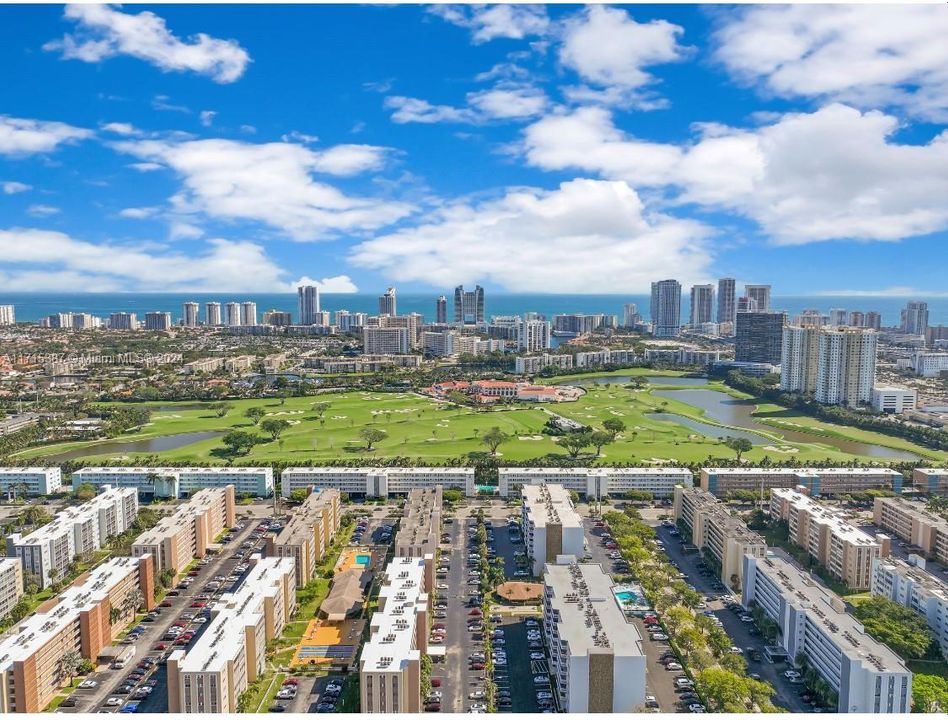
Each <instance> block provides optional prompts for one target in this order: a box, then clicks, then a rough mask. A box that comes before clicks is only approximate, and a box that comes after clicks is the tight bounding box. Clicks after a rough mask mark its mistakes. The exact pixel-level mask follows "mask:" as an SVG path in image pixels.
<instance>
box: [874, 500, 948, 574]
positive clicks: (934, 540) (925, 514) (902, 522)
mask: <svg viewBox="0 0 948 720" xmlns="http://www.w3.org/2000/svg"><path fill="white" fill-rule="evenodd" d="M872 522H873V523H874V524H876V525H878V526H879V527H881V528H885V529H886V530H888V531H890V532H893V533H895V535H897V536H898V537H899V538H901V539H902V540H904V541H905V542H907V543H909V544H911V545H913V546H914V547H915V548H917V552H918V553H919V554H922V555H925V556H926V557H930V558H933V559H935V560H937V561H938V562H940V563H942V564H943V565H948V520H945V519H944V518H943V517H941V516H939V515H936V514H935V513H932V512H929V511H928V509H927V508H926V507H925V503H921V502H911V501H908V500H903V499H902V498H898V497H885V498H876V499H875V501H874V502H873V506H872Z"/></svg>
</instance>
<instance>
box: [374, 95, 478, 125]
mask: <svg viewBox="0 0 948 720" xmlns="http://www.w3.org/2000/svg"><path fill="white" fill-rule="evenodd" d="M384 105H385V108H386V109H388V110H392V111H393V112H392V120H393V121H394V122H397V123H440V122H463V123H469V122H475V121H476V119H477V116H476V114H475V113H473V112H472V111H471V110H470V109H468V108H456V107H452V106H451V105H433V104H431V103H430V102H428V101H427V100H422V99H421V98H412V97H405V96H403V95H392V96H391V97H387V98H385V102H384Z"/></svg>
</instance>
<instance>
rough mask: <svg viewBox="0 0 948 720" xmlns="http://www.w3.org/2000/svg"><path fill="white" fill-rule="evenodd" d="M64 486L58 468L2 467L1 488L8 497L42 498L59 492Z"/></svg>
mask: <svg viewBox="0 0 948 720" xmlns="http://www.w3.org/2000/svg"><path fill="white" fill-rule="evenodd" d="M62 485H63V474H62V471H61V470H60V469H59V468H58V467H0V488H2V489H3V490H5V491H6V492H7V494H8V495H10V494H15V495H16V496H17V497H23V496H24V495H28V496H31V497H40V496H42V495H49V494H51V493H55V492H59V491H60V489H61V488H62Z"/></svg>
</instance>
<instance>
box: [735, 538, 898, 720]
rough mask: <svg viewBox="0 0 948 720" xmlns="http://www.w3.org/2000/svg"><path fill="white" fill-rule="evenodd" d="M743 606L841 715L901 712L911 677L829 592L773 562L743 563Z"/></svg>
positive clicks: (785, 565) (781, 562) (751, 560)
mask: <svg viewBox="0 0 948 720" xmlns="http://www.w3.org/2000/svg"><path fill="white" fill-rule="evenodd" d="M744 565H745V568H744V595H743V601H742V602H743V605H744V607H750V606H751V605H752V604H756V605H757V606H758V607H760V608H761V610H763V612H764V613H765V614H766V615H767V616H768V617H769V618H770V619H771V620H773V621H774V622H775V623H777V626H778V627H779V629H780V640H779V642H780V644H781V645H782V646H783V648H784V649H785V650H786V651H787V654H788V655H789V656H790V657H791V658H796V657H797V656H799V655H803V656H805V657H806V659H807V662H808V663H809V664H810V665H811V666H812V667H813V668H815V669H816V671H817V672H818V673H819V674H820V676H821V677H822V678H823V679H824V680H826V682H827V683H829V685H830V687H832V688H833V690H834V691H836V693H837V694H838V697H839V701H838V706H837V709H838V712H841V713H907V712H909V711H910V710H911V707H912V673H911V671H909V669H908V668H907V667H906V666H905V664H904V663H903V662H902V659H901V658H899V656H898V655H896V654H895V653H894V652H892V651H891V650H890V649H889V648H888V647H886V646H885V645H883V644H882V643H880V642H877V641H876V640H873V639H872V638H871V637H870V636H869V635H868V634H866V632H865V630H864V629H863V627H862V625H860V624H859V622H858V621H857V620H856V619H855V618H854V617H853V616H852V615H850V614H849V613H847V612H846V604H845V603H844V602H843V600H842V598H840V597H839V596H838V595H836V594H835V593H833V592H831V591H829V590H828V589H826V588H824V587H823V586H821V585H819V584H817V583H815V582H814V581H813V580H812V578H811V577H810V576H809V575H808V574H807V573H805V572H804V571H802V570H800V569H798V568H796V567H794V566H793V565H791V564H790V563H788V562H786V561H785V560H781V559H779V558H757V557H752V556H747V557H746V558H745V559H744Z"/></svg>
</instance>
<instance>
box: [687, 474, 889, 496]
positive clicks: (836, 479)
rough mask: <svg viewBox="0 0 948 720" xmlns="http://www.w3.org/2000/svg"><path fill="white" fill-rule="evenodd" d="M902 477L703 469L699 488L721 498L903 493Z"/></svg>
mask: <svg viewBox="0 0 948 720" xmlns="http://www.w3.org/2000/svg"><path fill="white" fill-rule="evenodd" d="M903 481H904V478H903V476H902V473H900V472H898V471H897V470H892V469H890V468H875V467H868V468H859V467H853V468H805V467H804V468H714V467H710V468H701V471H700V473H699V484H700V485H701V488H702V489H703V490H707V491H708V492H710V493H711V494H712V495H717V496H719V497H724V496H726V495H727V494H728V493H729V492H731V491H733V490H753V491H755V492H759V493H761V499H764V497H765V495H764V493H769V492H770V490H771V489H773V488H796V487H799V486H801V485H802V486H803V487H805V488H806V489H807V492H808V493H809V494H810V495H811V496H812V497H817V496H819V495H839V494H844V493H853V492H865V491H866V490H894V491H895V492H902V483H903Z"/></svg>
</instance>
